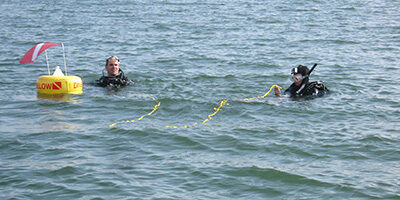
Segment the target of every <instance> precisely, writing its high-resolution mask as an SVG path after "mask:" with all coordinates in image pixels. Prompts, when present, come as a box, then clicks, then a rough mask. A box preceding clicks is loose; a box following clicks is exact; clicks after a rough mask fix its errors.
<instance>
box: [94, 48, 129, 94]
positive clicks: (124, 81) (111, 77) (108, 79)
mask: <svg viewBox="0 0 400 200" xmlns="http://www.w3.org/2000/svg"><path fill="white" fill-rule="evenodd" d="M119 63H120V61H119V59H118V57H117V56H110V57H109V58H107V60H106V65H105V70H106V71H107V76H104V70H103V76H102V77H100V79H99V80H96V82H95V84H96V85H97V86H100V87H107V86H109V87H117V88H119V87H121V86H126V85H130V84H132V83H133V82H132V81H131V80H129V79H128V77H126V76H125V74H124V72H123V71H122V70H121V69H120V68H119Z"/></svg>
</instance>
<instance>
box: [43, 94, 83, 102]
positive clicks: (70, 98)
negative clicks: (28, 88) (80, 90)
mask: <svg viewBox="0 0 400 200" xmlns="http://www.w3.org/2000/svg"><path fill="white" fill-rule="evenodd" d="M37 98H39V99H47V100H54V101H65V102H73V103H77V100H78V97H77V95H75V94H42V93H37Z"/></svg>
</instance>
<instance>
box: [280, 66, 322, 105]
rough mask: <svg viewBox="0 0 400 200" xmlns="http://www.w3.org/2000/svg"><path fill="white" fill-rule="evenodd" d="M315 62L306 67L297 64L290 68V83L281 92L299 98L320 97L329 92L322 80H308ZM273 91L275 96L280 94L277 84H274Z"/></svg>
mask: <svg viewBox="0 0 400 200" xmlns="http://www.w3.org/2000/svg"><path fill="white" fill-rule="evenodd" d="M316 66H317V64H314V66H313V67H312V68H311V70H309V69H308V67H307V66H304V65H299V66H298V67H295V68H293V69H292V81H293V83H292V85H290V86H289V88H288V89H286V90H285V91H284V92H283V95H284V96H287V97H291V98H299V97H303V98H304V97H305V98H307V97H322V96H324V95H327V94H329V90H328V88H326V87H325V85H324V84H323V83H322V81H313V82H309V77H310V74H311V72H312V71H313V70H314V68H315V67H316ZM274 92H275V95H276V96H281V90H280V88H279V87H278V86H275V88H274Z"/></svg>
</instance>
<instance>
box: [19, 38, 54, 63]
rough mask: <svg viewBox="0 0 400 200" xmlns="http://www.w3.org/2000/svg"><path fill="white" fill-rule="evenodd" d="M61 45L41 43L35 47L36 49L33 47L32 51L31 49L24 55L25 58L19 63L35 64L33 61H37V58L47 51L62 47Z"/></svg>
mask: <svg viewBox="0 0 400 200" xmlns="http://www.w3.org/2000/svg"><path fill="white" fill-rule="evenodd" d="M60 44H61V43H47V42H45V43H40V44H37V45H35V46H34V47H32V48H31V49H29V51H28V52H26V54H25V55H24V57H22V58H21V60H20V61H19V63H20V64H23V63H33V61H35V60H36V58H37V57H38V56H39V55H40V54H41V53H42V52H43V51H45V50H46V49H48V48H50V47H53V46H56V45H60Z"/></svg>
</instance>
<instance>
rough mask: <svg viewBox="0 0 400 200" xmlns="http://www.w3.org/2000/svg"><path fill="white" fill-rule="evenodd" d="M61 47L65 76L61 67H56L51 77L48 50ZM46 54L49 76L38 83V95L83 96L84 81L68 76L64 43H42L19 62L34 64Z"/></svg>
mask: <svg viewBox="0 0 400 200" xmlns="http://www.w3.org/2000/svg"><path fill="white" fill-rule="evenodd" d="M56 45H61V47H62V50H63V57H64V70H65V74H66V75H67V76H65V75H64V74H63V72H62V71H61V70H60V67H58V66H56V69H55V70H54V73H53V75H50V69H49V63H48V59H47V51H46V49H48V48H50V47H53V46H56ZM43 51H44V52H45V53H46V64H47V71H48V75H47V76H41V77H39V78H38V79H37V81H36V89H37V92H38V94H48V95H53V94H82V87H83V83H82V79H81V78H79V77H78V76H68V74H67V65H66V61H65V52H64V44H63V43H47V42H46V43H40V44H37V45H35V46H34V47H32V48H31V49H30V50H29V51H28V52H27V53H26V54H25V55H24V56H23V57H22V59H21V60H20V61H19V62H20V63H21V64H23V63H33V62H34V60H35V59H36V58H37V57H38V56H39V55H40V54H41V53H42V52H43Z"/></svg>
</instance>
